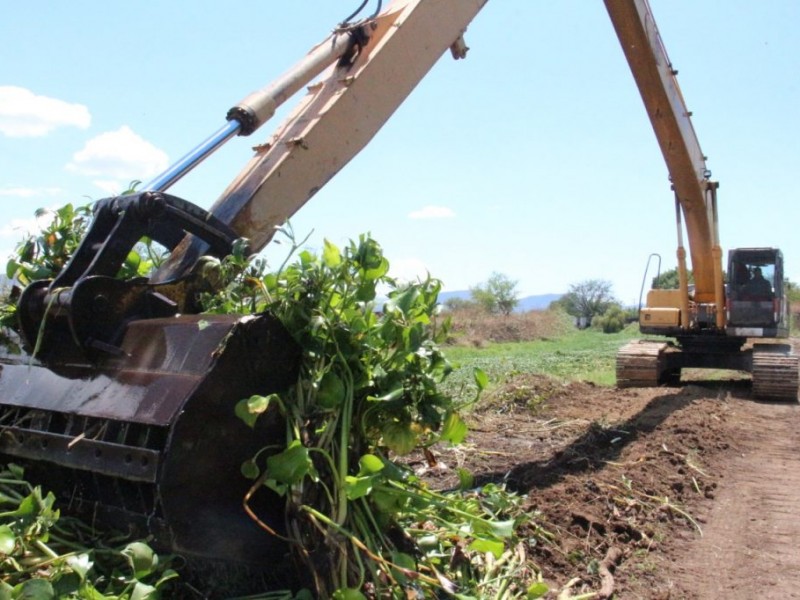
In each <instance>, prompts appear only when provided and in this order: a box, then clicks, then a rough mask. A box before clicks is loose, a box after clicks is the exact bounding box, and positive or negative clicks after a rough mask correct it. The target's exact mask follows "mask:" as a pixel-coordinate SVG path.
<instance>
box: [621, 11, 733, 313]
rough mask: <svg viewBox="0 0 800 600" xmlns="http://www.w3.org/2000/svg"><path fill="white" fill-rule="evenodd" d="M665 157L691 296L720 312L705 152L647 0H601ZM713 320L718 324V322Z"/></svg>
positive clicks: (719, 257) (713, 215)
mask: <svg viewBox="0 0 800 600" xmlns="http://www.w3.org/2000/svg"><path fill="white" fill-rule="evenodd" d="M605 4H606V9H607V10H608V14H609V16H610V17H611V22H612V23H613V25H614V29H615V30H616V33H617V37H618V38H619V40H620V43H621V44H622V49H623V51H624V53H625V57H626V59H627V60H628V64H629V65H630V68H631V71H632V73H633V77H634V79H635V80H636V85H637V86H638V88H639V92H640V94H641V96H642V100H643V102H644V105H645V108H646V109H647V114H648V116H649V118H650V122H651V123H652V125H653V130H654V131H655V134H656V138H657V139H658V144H659V146H660V147H661V153H662V154H663V155H664V160H665V161H666V163H667V169H668V171H669V175H670V179H671V180H672V185H673V188H674V190H675V195H676V198H677V200H678V202H679V203H680V207H681V209H682V212H683V216H684V220H685V224H686V232H687V235H688V238H689V247H690V254H691V258H692V269H693V271H694V280H695V297H694V299H695V301H696V302H702V303H714V304H717V307H718V311H717V313H718V314H719V315H720V316H721V315H723V314H724V311H723V310H722V303H723V298H722V294H723V288H722V251H721V249H720V247H719V240H718V235H717V222H716V221H717V219H716V201H715V200H714V198H713V197H712V192H711V187H712V186H713V185H714V184H712V183H711V182H710V181H709V180H708V177H709V172H708V169H707V168H706V162H705V156H704V155H703V152H702V151H701V149H700V143H699V142H698V140H697V136H696V135H695V131H694V127H693V126H692V122H691V119H690V116H691V113H690V112H689V111H688V110H687V108H686V104H685V102H684V100H683V95H682V94H681V90H680V87H679V86H678V82H677V80H676V78H675V75H676V73H677V71H675V70H674V69H673V67H672V64H671V63H670V61H669V58H668V56H667V52H666V50H665V49H664V45H663V43H662V41H661V36H660V35H659V33H658V29H657V27H656V23H655V19H654V18H653V13H652V11H651V10H650V6H649V4H648V3H647V0H605ZM718 325H721V324H719V323H718Z"/></svg>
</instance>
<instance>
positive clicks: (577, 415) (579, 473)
mask: <svg viewBox="0 0 800 600" xmlns="http://www.w3.org/2000/svg"><path fill="white" fill-rule="evenodd" d="M798 410H800V409H798V407H797V405H785V404H784V405H776V404H761V403H757V402H755V401H753V400H752V399H751V398H750V395H749V384H748V383H747V382H743V381H735V380H731V381H726V382H709V383H691V384H684V385H683V386H681V387H670V388H657V389H626V390H617V389H614V388H602V387H596V386H593V385H591V384H586V383H569V384H562V383H559V382H554V381H552V380H549V379H547V378H542V377H537V376H531V375H520V376H517V377H514V378H512V379H511V380H509V381H508V382H507V383H506V384H505V385H504V386H503V387H502V388H501V389H499V390H496V391H495V392H494V393H493V394H492V396H491V397H490V398H488V401H487V402H486V403H485V404H484V406H483V408H482V410H481V411H480V412H476V413H474V414H473V415H472V416H471V419H472V423H471V434H470V437H469V439H468V444H466V445H464V446H462V447H460V448H451V449H446V450H444V451H442V453H441V455H440V457H439V458H440V461H439V465H437V466H436V467H435V468H429V467H427V466H426V465H425V464H424V463H422V462H420V463H418V464H417V465H416V466H417V467H418V469H419V472H420V473H422V474H423V475H424V477H425V478H426V479H427V480H428V481H429V482H430V483H431V485H433V486H436V487H440V488H448V487H453V486H456V485H457V477H456V475H455V470H456V467H463V468H467V469H469V470H470V471H471V472H472V473H473V474H474V475H475V477H476V483H478V484H481V483H487V482H503V483H505V484H506V485H507V486H509V487H510V488H511V489H514V490H516V491H518V492H520V493H523V494H526V495H527V498H528V503H529V506H530V511H531V512H532V514H534V515H535V519H534V525H532V526H531V529H530V532H529V533H530V538H529V539H530V542H529V553H530V556H531V559H532V560H533V561H534V562H535V564H536V566H537V567H538V568H540V569H541V570H542V572H543V574H544V577H545V581H546V582H547V583H548V585H549V586H550V588H551V595H550V596H549V597H553V598H555V597H557V596H558V597H559V598H568V597H570V595H579V594H582V593H589V592H595V593H599V595H596V596H594V597H607V596H608V593H609V592H610V591H611V590H612V589H613V590H615V594H616V595H615V596H614V597H615V598H718V597H722V596H723V595H724V596H725V597H732V598H739V597H742V598H744V597H800V596H792V595H791V594H797V593H798V592H795V591H794V590H795V589H796V588H797V583H798V581H797V579H798V575H796V573H798V572H800V556H797V557H795V558H793V559H789V562H792V561H794V562H796V563H797V565H794V562H792V564H793V565H794V567H796V568H794V571H793V573H794V574H792V575H791V576H790V579H792V578H793V579H794V581H790V584H791V585H793V587H792V588H790V587H786V588H785V589H784V591H785V592H786V594H785V595H780V594H781V593H782V592H781V590H782V589H783V588H780V587H778V588H776V587H775V585H776V583H775V582H776V581H777V582H778V585H779V584H780V581H782V579H786V573H787V571H785V569H786V564H784V563H785V562H786V559H785V555H787V554H789V555H791V556H794V554H797V553H795V552H794V551H793V549H789V548H784V547H782V546H775V545H774V544H772V543H771V542H769V540H770V537H769V536H770V531H764V527H759V525H752V522H751V521H749V520H748V519H751V518H753V516H754V514H758V515H760V516H759V517H758V518H761V519H765V520H764V521H763V524H764V525H769V526H770V527H772V528H773V530H771V533H772V534H775V530H774V529H775V528H777V529H778V530H779V531H780V532H786V531H789V530H791V531H794V529H797V530H798V531H797V532H796V533H797V535H800V524H795V525H792V526H791V527H794V529H791V527H790V526H789V525H788V521H787V520H788V519H789V518H790V516H791V518H793V513H792V511H791V510H790V506H791V502H795V505H794V507H795V508H796V506H797V505H798V503H800V456H797V455H798V453H797V452H796V448H797V443H796V442H797V441H798V439H797V438H798V434H797V433H796V431H797V427H796V425H795V424H794V423H795V422H796V419H797V418H798V417H797V411H798ZM777 413H780V414H777ZM773 416H776V417H777V418H778V419H780V420H781V424H782V428H781V429H780V432H779V433H776V435H777V436H778V437H777V438H776V437H775V436H774V435H771V433H773V432H770V423H773V418H774V417H773ZM773 429H775V427H774V425H773ZM789 448H792V449H794V452H793V454H794V456H792V453H791V452H789V451H788V449H789ZM756 449H757V450H758V452H755V450H756ZM743 454H744V455H745V456H750V457H751V458H750V461H756V462H747V463H746V464H744V463H743V462H742V460H743V459H742V456H743ZM759 456H760V457H761V458H760V459H759V458H758V457H759ZM770 457H771V458H770ZM776 457H777V458H778V459H779V462H778V463H777V464H778V465H780V467H778V468H779V469H780V470H781V472H784V471H785V470H786V469H787V466H788V465H789V462H790V459H791V460H793V461H794V462H796V463H798V464H797V465H796V466H797V467H798V468H797V469H795V471H794V472H795V473H797V475H796V476H794V479H792V478H788V480H789V483H788V484H786V485H784V484H783V482H782V480H781V478H780V476H778V473H772V472H771V471H770V472H769V473H768V472H767V470H765V469H762V465H760V464H759V463H758V462H757V461H758V460H767V461H772V462H773V463H775V461H776ZM791 466H792V468H794V466H795V465H794V463H792V464H791ZM784 479H787V477H786V476H785V475H784ZM792 482H793V483H792ZM775 486H779V487H780V490H777V491H776V490H775V489H774V488H775ZM792 486H793V487H792ZM787 487H788V488H790V489H788V490H787V489H785V488H787ZM742 489H747V490H750V492H749V493H750V496H749V499H747V502H749V503H748V504H745V505H743V506H742V507H741V508H740V509H738V510H739V512H738V513H735V514H738V515H739V516H740V520H741V521H742V522H743V523H744V524H747V523H750V524H751V525H752V526H751V527H750V528H749V529H748V528H747V527H740V528H738V529H736V528H734V529H733V530H732V529H731V528H730V527H728V528H727V529H726V528H724V527H722V526H721V525H720V524H721V523H725V522H726V521H727V519H726V518H725V513H726V512H727V513H732V511H733V510H734V509H733V508H732V506H733V505H739V504H741V503H742V502H744V497H741V498H740V497H738V496H737V495H741V494H740V493H741V492H742ZM720 498H724V500H725V502H726V503H727V504H726V508H725V509H724V510H723V511H722V512H721V513H720V512H719V511H720V510H721V509H720V508H719V506H720V500H719V499H720ZM757 503H762V504H763V506H762V507H761V508H759V506H758V505H757ZM770 506H772V507H774V510H775V511H777V513H778V515H784V517H785V518H784V517H776V516H774V515H773V516H770V515H761V514H760V513H761V512H763V510H765V509H768V508H769V507H770ZM748 511H752V512H750V513H748ZM795 521H796V519H795ZM787 528H788V529H787ZM705 530H708V532H713V533H714V535H713V536H712V535H710V534H709V533H708V532H706V534H705V536H704V535H703V532H704V531H705ZM756 530H758V531H762V533H763V535H761V537H758V536H755V533H756ZM787 535H788V534H786V533H783V536H782V537H780V539H783V540H786V541H787V543H792V542H791V541H790V540H791V538H790V537H787ZM720 536H721V537H720ZM770 544H772V545H770ZM720 545H721V546H720ZM720 547H722V548H727V549H731V548H733V549H738V554H737V551H736V550H734V551H731V552H733V554H731V552H727V551H726V552H722V551H721V550H720ZM759 548H774V549H775V551H776V552H779V553H782V554H781V556H783V557H784V559H783V560H781V561H780V562H776V561H775V560H774V559H773V560H772V564H773V566H772V567H770V566H769V564H767V565H763V566H760V567H759V568H760V569H761V571H762V573H763V574H764V575H763V578H762V579H758V578H755V579H754V578H753V577H752V573H751V571H752V568H753V565H752V564H751V565H750V566H748V565H746V564H745V562H746V558H748V557H749V559H750V560H751V562H752V558H753V554H757V553H758V551H759ZM715 552H716V558H714V553H715ZM726 561H727V562H726ZM737 561H738V562H737ZM732 565H738V569H739V572H737V571H736V570H735V569H734V568H733V567H732ZM778 565H780V568H782V569H784V571H782V573H783V576H781V575H780V573H781V572H780V571H777V570H776V569H778ZM723 571H724V572H725V573H726V574H727V576H728V579H726V580H725V583H724V585H723V584H722V583H719V577H718V574H719V573H721V572H723ZM790 572H791V571H790ZM745 578H746V579H747V580H748V581H749V582H750V583H748V584H745V583H737V582H740V580H744V579H745ZM715 582H717V583H719V585H717V586H716V587H715ZM759 582H760V583H759ZM770 583H771V587H768V588H767V589H769V594H766V595H765V594H764V589H765V586H769V585H770ZM737 589H748V590H752V591H751V592H750V593H748V594H746V595H738V594H737V593H735V591H733V590H737ZM601 592H602V593H601ZM759 592H760V593H759ZM773 593H776V594H778V595H772V594H773ZM559 594H562V595H560V596H559ZM604 594H605V596H604Z"/></svg>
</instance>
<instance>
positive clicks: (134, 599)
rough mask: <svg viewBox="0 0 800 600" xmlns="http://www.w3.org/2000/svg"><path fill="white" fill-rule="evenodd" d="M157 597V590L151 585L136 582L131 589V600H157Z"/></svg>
mask: <svg viewBox="0 0 800 600" xmlns="http://www.w3.org/2000/svg"><path fill="white" fill-rule="evenodd" d="M159 596H160V594H159V593H158V590H157V589H156V588H154V587H153V586H152V585H147V584H145V583H142V582H141V581H137V582H136V585H135V586H134V587H133V593H132V594H131V600H158V598H159Z"/></svg>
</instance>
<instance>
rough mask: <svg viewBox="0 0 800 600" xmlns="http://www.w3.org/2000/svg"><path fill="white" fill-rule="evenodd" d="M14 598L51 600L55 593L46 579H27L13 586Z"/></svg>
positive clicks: (18, 599)
mask: <svg viewBox="0 0 800 600" xmlns="http://www.w3.org/2000/svg"><path fill="white" fill-rule="evenodd" d="M12 597H13V598H14V599H15V600H53V599H54V598H55V597H56V593H55V591H54V590H53V586H52V584H51V583H50V582H49V581H47V580H46V579H29V580H28V581H25V582H24V583H20V584H19V585H17V586H15V587H14V592H13V596H12Z"/></svg>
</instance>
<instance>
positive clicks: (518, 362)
mask: <svg viewBox="0 0 800 600" xmlns="http://www.w3.org/2000/svg"><path fill="white" fill-rule="evenodd" d="M638 336H639V327H638V325H637V324H635V323H634V324H632V325H629V326H628V327H626V328H625V329H624V330H623V331H621V332H619V333H613V334H608V333H602V332H600V331H595V330H591V329H587V330H578V329H571V330H569V331H567V332H566V333H564V334H562V335H558V336H555V337H552V338H548V339H541V340H534V341H529V342H509V343H489V344H486V345H484V346H481V347H471V346H446V347H445V349H444V350H445V354H446V355H447V357H448V358H449V359H450V361H451V362H453V364H454V366H455V367H456V370H455V372H454V373H453V374H452V375H451V376H450V377H449V378H448V380H447V382H446V385H445V389H446V390H447V391H449V392H450V393H451V394H453V395H455V396H462V397H465V398H466V397H469V393H468V392H467V391H466V390H468V389H470V388H471V387H474V386H473V384H472V373H473V370H474V368H475V367H478V368H480V369H482V370H483V371H484V372H485V373H486V374H487V375H488V376H489V379H490V381H491V384H490V385H494V384H498V383H502V382H503V381H505V380H506V379H507V378H508V377H509V376H512V375H514V374H517V373H536V374H541V375H548V376H551V377H555V378H557V379H560V380H565V381H571V380H578V379H580V380H582V381H590V382H592V383H595V384H597V385H614V381H615V372H614V371H615V369H614V360H615V357H616V353H617V350H618V349H619V348H620V346H622V345H623V344H625V343H626V342H627V341H628V340H631V339H634V338H636V337H638Z"/></svg>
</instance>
